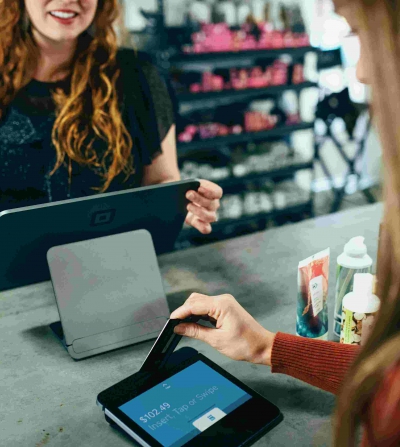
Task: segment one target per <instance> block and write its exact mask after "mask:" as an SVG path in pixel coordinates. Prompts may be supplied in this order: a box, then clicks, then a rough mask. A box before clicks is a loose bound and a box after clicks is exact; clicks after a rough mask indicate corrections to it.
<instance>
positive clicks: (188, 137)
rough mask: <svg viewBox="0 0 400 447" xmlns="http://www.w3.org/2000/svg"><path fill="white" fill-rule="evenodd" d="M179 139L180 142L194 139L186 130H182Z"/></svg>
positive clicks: (188, 141)
mask: <svg viewBox="0 0 400 447" xmlns="http://www.w3.org/2000/svg"><path fill="white" fill-rule="evenodd" d="M178 141H179V143H190V142H191V141H193V137H192V135H190V134H188V133H186V132H182V133H180V134H179V135H178Z"/></svg>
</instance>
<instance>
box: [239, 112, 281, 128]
mask: <svg viewBox="0 0 400 447" xmlns="http://www.w3.org/2000/svg"><path fill="white" fill-rule="evenodd" d="M244 122H245V129H246V132H261V131H263V130H270V129H273V128H274V127H275V126H276V124H277V122H278V118H277V117H276V116H275V115H268V114H267V113H262V112H250V111H249V112H246V113H245V116H244Z"/></svg>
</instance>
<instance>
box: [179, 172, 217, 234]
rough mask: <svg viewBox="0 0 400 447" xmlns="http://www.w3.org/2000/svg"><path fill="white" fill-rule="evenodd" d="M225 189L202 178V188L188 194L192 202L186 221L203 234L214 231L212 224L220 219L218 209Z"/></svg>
mask: <svg viewBox="0 0 400 447" xmlns="http://www.w3.org/2000/svg"><path fill="white" fill-rule="evenodd" d="M222 195H223V191H222V188H221V187H220V186H218V185H217V184H215V183H213V182H209V181H208V180H200V188H199V190H198V191H197V192H195V191H189V192H188V193H187V194H186V197H187V199H188V200H190V202H191V203H190V204H189V205H188V207H187V209H188V211H189V213H188V215H187V217H186V223H187V224H188V225H190V226H192V227H194V228H196V229H197V230H199V231H200V233H203V234H209V233H211V231H212V227H211V224H212V223H214V222H216V221H217V220H218V217H217V211H218V209H219V207H220V199H221V198H222Z"/></svg>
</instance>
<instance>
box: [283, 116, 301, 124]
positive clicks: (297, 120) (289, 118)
mask: <svg viewBox="0 0 400 447" xmlns="http://www.w3.org/2000/svg"><path fill="white" fill-rule="evenodd" d="M300 123H301V118H300V115H299V114H298V113H293V114H291V115H288V116H287V118H286V125H287V126H293V125H295V124H300Z"/></svg>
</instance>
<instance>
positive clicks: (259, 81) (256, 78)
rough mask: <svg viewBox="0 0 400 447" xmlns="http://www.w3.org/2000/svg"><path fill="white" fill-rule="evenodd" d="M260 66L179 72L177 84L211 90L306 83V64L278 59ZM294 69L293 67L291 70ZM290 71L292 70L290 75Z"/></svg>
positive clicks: (182, 90) (181, 90)
mask: <svg viewBox="0 0 400 447" xmlns="http://www.w3.org/2000/svg"><path fill="white" fill-rule="evenodd" d="M261 62H262V61H260V62H259V64H258V65H257V66H252V67H241V68H225V69H216V70H214V71H203V72H196V71H190V72H185V71H175V72H173V73H172V80H173V85H174V87H175V90H176V92H177V93H186V92H190V93H193V94H196V93H209V92H221V91H232V90H234V91H240V90H246V89H265V88H267V87H275V86H284V85H291V84H293V85H298V84H302V83H304V82H306V79H305V77H304V67H303V64H300V63H297V64H294V65H293V66H291V65H290V64H289V63H288V62H287V61H284V60H282V59H275V60H274V61H271V62H270V63H269V62H267V61H264V63H263V64H261ZM290 69H291V70H290ZM289 71H291V72H292V76H291V78H289Z"/></svg>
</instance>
